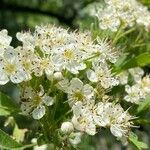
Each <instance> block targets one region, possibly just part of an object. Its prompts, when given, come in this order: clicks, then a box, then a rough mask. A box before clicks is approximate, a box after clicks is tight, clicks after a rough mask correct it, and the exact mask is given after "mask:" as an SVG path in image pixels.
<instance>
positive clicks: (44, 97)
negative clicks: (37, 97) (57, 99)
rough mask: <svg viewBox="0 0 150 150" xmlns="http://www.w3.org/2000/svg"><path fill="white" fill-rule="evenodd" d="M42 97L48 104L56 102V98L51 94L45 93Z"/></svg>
mask: <svg viewBox="0 0 150 150" xmlns="http://www.w3.org/2000/svg"><path fill="white" fill-rule="evenodd" d="M42 99H43V102H44V104H45V105H46V106H51V105H53V103H54V99H53V98H52V97H50V96H47V95H44V96H43V97H42Z"/></svg>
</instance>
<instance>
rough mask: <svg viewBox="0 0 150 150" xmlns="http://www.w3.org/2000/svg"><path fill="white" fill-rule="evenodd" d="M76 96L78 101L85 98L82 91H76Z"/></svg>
mask: <svg viewBox="0 0 150 150" xmlns="http://www.w3.org/2000/svg"><path fill="white" fill-rule="evenodd" d="M74 97H75V99H76V100H77V101H83V100H84V95H83V93H82V92H81V91H76V92H75V93H74Z"/></svg>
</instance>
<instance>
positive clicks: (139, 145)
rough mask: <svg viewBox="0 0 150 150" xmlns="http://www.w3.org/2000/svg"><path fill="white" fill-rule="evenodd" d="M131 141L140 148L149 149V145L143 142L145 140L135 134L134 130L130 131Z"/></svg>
mask: <svg viewBox="0 0 150 150" xmlns="http://www.w3.org/2000/svg"><path fill="white" fill-rule="evenodd" d="M129 141H130V142H131V143H133V144H134V145H135V146H136V147H137V148H138V150H142V149H147V148H148V146H147V145H146V144H145V143H143V142H141V141H139V140H138V137H137V135H136V134H134V133H133V132H132V133H130V135H129Z"/></svg>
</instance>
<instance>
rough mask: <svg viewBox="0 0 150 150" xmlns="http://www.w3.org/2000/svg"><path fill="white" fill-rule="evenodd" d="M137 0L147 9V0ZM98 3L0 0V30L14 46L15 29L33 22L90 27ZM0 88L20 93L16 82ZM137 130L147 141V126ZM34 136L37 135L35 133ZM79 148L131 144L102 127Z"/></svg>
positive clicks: (105, 149)
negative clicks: (94, 5)
mask: <svg viewBox="0 0 150 150" xmlns="http://www.w3.org/2000/svg"><path fill="white" fill-rule="evenodd" d="M139 1H141V2H142V3H143V4H144V5H146V6H147V7H149V8H150V0H139ZM97 2H101V3H103V0H24V1H23V0H0V29H4V28H5V29H7V30H8V32H9V35H11V36H12V37H13V38H14V39H13V42H12V45H13V46H16V45H17V42H16V40H15V34H16V32H18V31H22V30H23V31H25V30H26V31H28V30H33V29H34V27H35V26H36V25H41V24H48V23H51V24H56V25H60V26H64V27H65V28H70V29H71V30H74V29H77V30H78V29H79V28H80V29H91V25H92V23H93V22H94V21H95V18H92V17H91V16H90V15H89V13H87V12H88V9H90V5H92V4H93V3H95V4H96V3H97ZM141 32H142V31H141ZM132 36H133V35H132ZM135 36H136V33H135ZM122 40H124V39H122ZM146 40H147V38H146ZM122 44H125V42H122ZM126 44H127V43H126ZM148 49H149V47H148ZM0 90H1V91H2V92H3V93H6V94H8V95H10V96H11V97H12V98H13V99H15V100H17V98H18V94H19V92H16V90H18V88H17V87H16V86H15V85H13V84H10V83H9V84H7V85H5V86H1V87H0ZM14 91H15V92H14ZM14 118H15V121H16V122H17V124H18V125H19V128H22V129H24V128H26V126H28V127H29V128H30V129H32V130H33V129H34V133H35V130H37V129H36V128H35V127H36V123H35V122H33V121H32V119H30V118H26V117H23V116H18V115H17V116H15V115H14ZM5 121H6V117H0V128H1V129H3V130H5V131H7V132H8V133H12V126H8V127H4V126H3V124H4V122H5ZM134 130H136V129H134ZM136 132H137V133H138V135H139V137H140V139H141V140H143V141H145V142H146V143H149V144H150V137H149V135H150V129H149V126H148V125H144V126H141V127H140V128H139V130H137V131H136ZM34 133H30V134H28V137H27V138H26V139H27V140H31V137H30V136H31V134H34ZM35 136H36V137H37V136H38V135H35ZM25 143H29V141H25ZM80 149H81V150H121V149H122V150H131V149H133V147H130V146H129V147H123V146H122V145H121V144H120V143H119V142H117V141H116V140H115V138H114V137H113V136H112V135H111V134H110V133H109V132H107V131H105V130H104V131H103V130H102V131H100V132H99V134H97V136H96V137H93V138H91V137H88V136H87V137H84V139H83V142H82V143H81V144H80Z"/></svg>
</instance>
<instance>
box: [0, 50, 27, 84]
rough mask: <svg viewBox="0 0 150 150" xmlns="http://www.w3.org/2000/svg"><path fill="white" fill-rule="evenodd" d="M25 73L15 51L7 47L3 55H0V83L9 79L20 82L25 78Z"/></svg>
mask: <svg viewBox="0 0 150 150" xmlns="http://www.w3.org/2000/svg"><path fill="white" fill-rule="evenodd" d="M25 75H26V74H25V71H24V69H23V67H22V65H21V64H20V62H19V60H18V57H17V55H16V53H15V51H14V50H13V49H12V48H9V49H7V50H6V51H5V52H4V57H0V84H1V85H4V84H6V83H7V82H9V80H10V81H11V82H13V83H20V82H22V81H23V80H25Z"/></svg>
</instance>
